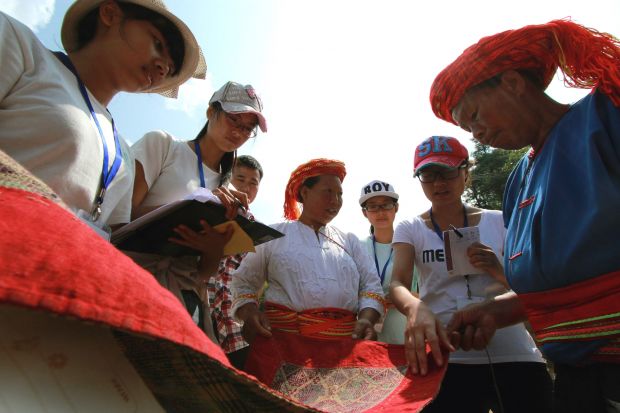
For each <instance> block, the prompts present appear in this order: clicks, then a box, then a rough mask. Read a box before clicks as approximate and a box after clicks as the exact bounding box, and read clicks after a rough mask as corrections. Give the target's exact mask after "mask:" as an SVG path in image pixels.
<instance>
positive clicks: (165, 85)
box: [60, 0, 207, 98]
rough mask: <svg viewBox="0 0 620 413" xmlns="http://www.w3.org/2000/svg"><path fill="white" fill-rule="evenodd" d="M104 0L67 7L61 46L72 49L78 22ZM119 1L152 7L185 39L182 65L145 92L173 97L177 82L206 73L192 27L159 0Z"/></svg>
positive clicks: (204, 63) (75, 39)
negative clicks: (172, 74)
mask: <svg viewBox="0 0 620 413" xmlns="http://www.w3.org/2000/svg"><path fill="white" fill-rule="evenodd" d="M103 1H104V0H77V1H76V2H75V3H73V4H72V5H71V7H69V9H68V10H67V12H66V13H65V17H64V20H63V21H62V28H61V30H60V35H61V39H62V45H63V46H64V48H65V50H67V51H73V50H76V49H77V47H78V32H77V27H78V23H79V22H80V20H82V18H83V17H84V16H86V15H87V14H88V13H89V12H90V11H91V10H93V9H94V8H95V7H98V6H99V5H100V4H101V3H103ZM122 2H123V3H133V4H136V5H138V6H142V7H144V8H146V9H149V10H152V11H154V12H156V13H159V14H160V15H162V16H164V17H165V18H167V19H168V20H170V21H171V22H172V24H174V25H175V26H176V28H177V29H178V30H179V32H180V33H181V36H182V37H183V41H184V43H185V56H184V57H183V66H182V67H181V70H180V72H179V73H177V74H176V75H175V76H172V77H168V78H166V79H164V80H163V81H162V83H161V84H159V85H157V86H156V87H153V88H151V89H148V90H145V91H144V92H146V93H159V94H160V95H164V96H167V97H172V98H176V97H177V95H178V91H179V86H180V85H181V84H183V83H185V81H187V80H188V79H189V78H192V77H193V78H197V79H204V78H205V76H206V73H207V63H206V61H205V58H204V56H203V54H202V50H201V49H200V46H199V45H198V42H197V41H196V38H195V37H194V35H193V34H192V31H191V30H190V29H189V27H187V25H186V24H185V23H183V21H182V20H181V19H179V18H178V17H176V16H175V15H174V14H172V13H171V12H170V11H169V10H168V8H167V7H166V5H165V4H164V2H163V1H162V0H122Z"/></svg>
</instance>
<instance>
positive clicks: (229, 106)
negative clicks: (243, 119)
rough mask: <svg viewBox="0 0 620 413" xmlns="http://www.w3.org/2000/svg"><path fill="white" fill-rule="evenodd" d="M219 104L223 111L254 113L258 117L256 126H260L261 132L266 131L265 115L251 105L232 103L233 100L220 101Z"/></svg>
mask: <svg viewBox="0 0 620 413" xmlns="http://www.w3.org/2000/svg"><path fill="white" fill-rule="evenodd" d="M220 104H221V105H222V109H223V110H224V112H228V113H254V114H256V117H257V118H258V126H259V127H260V130H261V131H262V132H263V133H265V132H267V120H265V117H264V116H263V114H262V113H261V112H259V111H257V110H256V109H254V108H253V107H252V106H249V105H244V104H242V103H234V102H220Z"/></svg>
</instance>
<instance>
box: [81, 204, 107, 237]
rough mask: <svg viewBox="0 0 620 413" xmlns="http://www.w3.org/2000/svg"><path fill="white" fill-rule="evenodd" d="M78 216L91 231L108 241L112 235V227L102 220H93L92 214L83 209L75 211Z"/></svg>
mask: <svg viewBox="0 0 620 413" xmlns="http://www.w3.org/2000/svg"><path fill="white" fill-rule="evenodd" d="M77 216H78V218H79V219H80V220H81V221H82V222H84V223H85V224H87V225H88V226H89V227H90V228H91V229H92V230H93V231H95V232H96V233H97V235H99V236H100V237H101V238H103V239H105V240H106V241H108V242H110V237H111V236H112V229H111V228H110V227H109V226H107V225H106V224H104V223H103V222H99V223H98V222H95V221H93V219H92V215H91V214H90V213H88V212H86V211H84V210H83V209H80V210H79V211H78V213H77Z"/></svg>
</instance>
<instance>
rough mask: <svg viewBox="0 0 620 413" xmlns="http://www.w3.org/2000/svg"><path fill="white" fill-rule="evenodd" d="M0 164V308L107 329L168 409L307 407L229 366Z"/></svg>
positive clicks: (177, 313) (136, 270) (117, 255)
mask: <svg viewBox="0 0 620 413" xmlns="http://www.w3.org/2000/svg"><path fill="white" fill-rule="evenodd" d="M7 162H8V161H7V160H5V159H3V153H2V151H0V234H1V235H0V305H14V306H20V307H26V308H28V309H31V310H37V311H44V312H49V313H53V314H55V315H57V316H60V317H71V318H76V319H79V320H82V321H87V322H91V323H95V324H97V325H101V326H102V327H106V328H111V329H112V331H113V332H114V335H115V337H116V338H117V340H118V342H119V345H120V346H121V347H122V348H123V351H124V354H125V355H126V357H127V358H128V359H129V360H130V362H131V363H132V364H133V366H134V368H135V369H136V371H137V372H138V373H139V374H140V376H141V377H142V379H143V380H144V382H145V384H146V385H147V386H148V387H149V389H150V390H151V391H152V392H153V394H154V395H155V397H156V398H157V400H158V401H159V403H160V404H161V406H162V407H163V408H164V410H166V411H175V412H197V411H215V412H218V411H225V412H231V411H252V412H281V411H296V412H301V411H307V407H306V406H303V405H301V404H299V403H296V402H293V401H291V400H289V399H287V398H285V397H283V396H282V395H281V394H278V393H276V392H274V391H273V390H271V389H268V388H267V386H265V385H263V384H262V383H259V382H258V381H257V380H256V379H254V378H253V377H250V376H248V375H247V374H245V373H243V372H240V371H238V370H236V369H234V368H233V367H231V365H230V363H229V362H228V359H227V358H226V356H225V354H224V353H223V352H222V350H221V349H220V348H219V347H218V346H217V345H216V344H215V343H213V342H212V341H211V340H209V338H208V337H207V336H205V335H204V333H203V332H202V331H201V330H200V329H199V328H198V327H197V326H196V325H195V324H194V323H193V321H192V320H191V318H190V316H189V315H188V313H187V311H186V310H185V308H184V307H183V305H182V304H181V303H180V302H179V301H178V300H177V299H176V298H175V297H174V296H173V295H172V293H170V292H169V291H167V290H166V289H164V288H163V287H162V286H160V285H159V283H158V282H157V281H156V280H155V278H153V276H152V275H151V274H150V273H148V272H146V271H145V270H143V269H142V268H140V267H139V266H138V265H136V264H135V263H134V262H133V261H132V260H131V259H129V258H128V257H126V256H125V255H124V254H122V253H121V252H120V251H118V250H117V249H115V248H114V247H113V246H112V245H111V244H109V243H108V242H106V241H105V240H104V239H103V238H101V237H99V236H98V235H97V234H96V233H95V232H94V231H93V230H91V229H90V228H89V227H88V226H87V225H86V224H84V223H82V222H81V221H80V220H79V219H78V218H76V217H75V215H73V214H72V213H70V212H69V211H67V210H65V209H63V208H62V207H61V206H59V205H58V204H57V203H55V202H54V201H53V200H52V197H49V196H48V197H47V198H46V197H44V196H42V195H39V193H34V192H29V191H27V190H22V189H14V188H13V187H6V186H4V185H6V184H4V181H5V179H4V176H7V177H8V178H9V181H11V180H13V181H19V182H17V184H15V183H11V182H9V184H11V185H14V186H15V185H20V187H24V188H28V189H30V188H32V186H31V185H21V181H23V180H21V179H20V176H21V175H20V174H23V173H25V171H24V170H23V169H19V167H18V165H14V164H12V163H8V164H7ZM15 177H17V179H16V178H15ZM31 190H35V189H31ZM37 192H41V191H39V190H37ZM50 192H51V191H50ZM93 357H97V355H96V354H95V355H93Z"/></svg>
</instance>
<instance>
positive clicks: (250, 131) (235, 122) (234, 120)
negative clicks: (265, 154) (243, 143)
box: [224, 112, 258, 138]
mask: <svg viewBox="0 0 620 413" xmlns="http://www.w3.org/2000/svg"><path fill="white" fill-rule="evenodd" d="M224 115H226V119H227V120H228V121H229V122H230V124H231V125H232V126H233V127H234V128H235V129H237V130H238V131H241V132H243V133H245V134H246V135H248V136H249V137H250V138H254V137H255V136H256V135H257V134H258V125H254V127H252V128H250V127H248V126H246V125H244V124H243V123H241V119H240V118H239V117H237V116H235V115H231V114H230V113H228V112H224Z"/></svg>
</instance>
